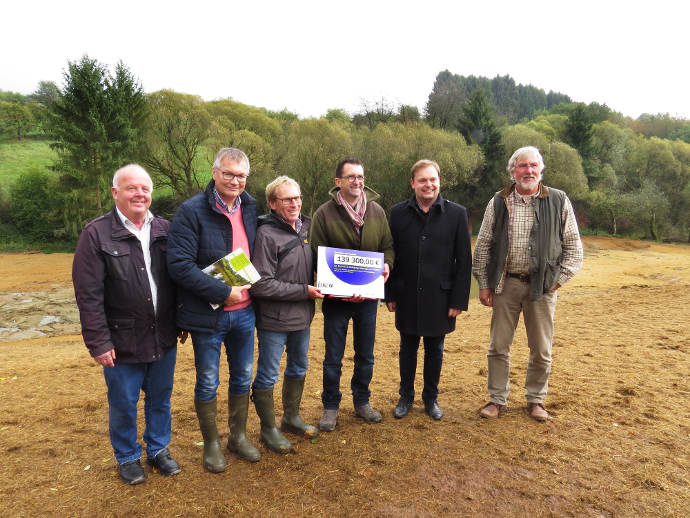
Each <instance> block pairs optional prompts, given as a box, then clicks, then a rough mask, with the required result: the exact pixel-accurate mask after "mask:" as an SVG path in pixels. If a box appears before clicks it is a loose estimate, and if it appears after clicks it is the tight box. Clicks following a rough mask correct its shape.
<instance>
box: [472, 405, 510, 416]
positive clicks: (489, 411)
mask: <svg viewBox="0 0 690 518" xmlns="http://www.w3.org/2000/svg"><path fill="white" fill-rule="evenodd" d="M507 411H508V406H507V405H499V404H498V403H494V402H493V401H489V402H488V403H487V404H486V405H484V408H482V409H481V410H480V411H479V415H480V416H481V417H483V418H484V419H496V418H498V417H500V416H502V415H503V414H505V413H506V412H507Z"/></svg>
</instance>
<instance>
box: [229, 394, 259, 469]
mask: <svg viewBox="0 0 690 518" xmlns="http://www.w3.org/2000/svg"><path fill="white" fill-rule="evenodd" d="M248 407H249V392H245V393H244V394H238V395H235V394H228V424H229V425H230V436H229V437H228V450H230V451H231V452H233V453H236V454H237V455H238V456H239V457H240V458H241V459H244V460H247V461H249V462H257V461H258V460H259V459H260V458H261V453H260V452H259V450H257V449H256V448H255V447H254V445H253V444H252V443H251V442H249V439H247V433H246V431H247V409H248Z"/></svg>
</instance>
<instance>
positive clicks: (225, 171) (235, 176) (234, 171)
mask: <svg viewBox="0 0 690 518" xmlns="http://www.w3.org/2000/svg"><path fill="white" fill-rule="evenodd" d="M247 176H249V168H248V167H247V164H246V163H245V162H236V161H234V160H231V159H229V158H223V160H221V161H220V167H219V168H218V169H216V168H215V167H214V168H213V180H214V181H215V182H216V190H217V191H218V194H220V197H221V198H223V201H224V202H225V203H227V204H228V205H229V206H230V207H232V205H233V204H234V203H235V200H236V199H237V197H238V196H239V195H240V194H242V193H243V192H244V188H245V186H246V185H247Z"/></svg>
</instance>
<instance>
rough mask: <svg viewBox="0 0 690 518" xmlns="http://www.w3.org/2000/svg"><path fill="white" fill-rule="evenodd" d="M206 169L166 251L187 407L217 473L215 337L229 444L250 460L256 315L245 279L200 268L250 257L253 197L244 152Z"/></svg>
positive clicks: (228, 153)
mask: <svg viewBox="0 0 690 518" xmlns="http://www.w3.org/2000/svg"><path fill="white" fill-rule="evenodd" d="M212 174H213V178H212V180H211V181H210V182H209V184H208V186H207V187H206V189H205V190H204V192H201V193H199V194H197V195H196V196H193V197H192V198H190V199H188V200H187V201H185V202H184V203H183V204H182V205H181V206H180V208H179V209H178V211H177V213H176V214H175V218H174V220H173V223H172V225H171V227H170V233H169V235H168V252H167V253H168V270H169V272H170V276H171V277H172V279H173V281H175V282H176V283H177V286H178V306H177V324H178V327H180V328H181V329H184V330H188V331H189V332H190V334H191V337H192V343H193V346H194V365H195V367H196V386H195V388H194V406H195V408H196V413H197V417H198V419H199V427H200V428H201V434H202V436H203V438H204V454H203V463H204V467H205V468H206V469H207V470H208V471H210V472H212V473H220V472H222V471H224V470H225V468H226V461H225V457H224V456H223V452H222V450H221V447H220V442H219V439H218V429H217V426H216V409H217V406H216V391H217V389H218V385H219V384H220V381H219V374H218V371H219V363H220V351H221V345H222V344H225V351H226V354H227V360H228V366H229V368H230V381H229V386H228V409H229V417H228V422H229V425H230V436H229V438H228V445H227V447H228V450H230V451H232V452H234V453H236V454H238V455H239V456H240V458H242V459H245V460H248V461H250V462H256V461H258V460H259V458H260V457H261V454H260V453H259V450H257V449H256V448H255V447H254V446H253V445H252V444H251V443H250V442H249V440H248V439H247V436H246V434H245V429H246V423H247V406H248V403H249V387H250V385H251V381H252V363H253V361H254V322H255V318H254V308H253V305H252V300H251V297H250V295H249V291H248V288H249V285H246V286H234V287H232V288H230V287H229V286H228V285H226V284H225V283H223V282H222V281H220V280H218V279H215V278H213V277H211V276H210V275H207V274H205V273H204V272H202V269H203V268H205V267H207V266H208V265H210V264H211V263H213V262H215V261H217V260H218V259H220V258H221V257H224V256H225V255H227V254H228V253H230V252H232V251H233V250H236V249H238V248H241V249H242V250H243V251H244V253H245V254H246V255H247V257H249V258H251V253H252V250H253V248H254V239H255V237H256V201H255V200H254V198H252V197H251V196H250V195H249V194H247V193H246V192H245V190H244V189H245V185H246V183H247V177H248V176H249V159H248V158H247V155H245V154H244V153H243V152H242V151H240V150H239V149H235V148H223V149H221V150H220V151H219V152H218V154H217V155H216V158H215V161H214V162H213V168H212ZM212 305H214V306H215V309H214V307H213V306H212Z"/></svg>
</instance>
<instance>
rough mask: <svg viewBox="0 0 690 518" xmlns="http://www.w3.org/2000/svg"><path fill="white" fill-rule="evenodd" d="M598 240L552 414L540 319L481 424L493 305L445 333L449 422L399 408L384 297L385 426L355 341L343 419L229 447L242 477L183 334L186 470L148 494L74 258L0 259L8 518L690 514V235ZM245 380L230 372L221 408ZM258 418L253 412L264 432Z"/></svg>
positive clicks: (314, 410)
mask: <svg viewBox="0 0 690 518" xmlns="http://www.w3.org/2000/svg"><path fill="white" fill-rule="evenodd" d="M585 246H586V250H587V254H586V257H585V265H584V267H583V269H582V271H581V272H580V273H579V274H578V276H577V277H576V278H575V279H574V280H573V281H572V282H571V283H569V284H568V285H567V286H565V287H564V288H563V289H562V290H561V291H560V292H559V301H558V309H557V315H556V338H555V343H554V364H553V373H552V375H551V386H550V391H549V392H550V395H549V397H548V399H547V400H546V407H547V409H549V411H550V412H551V413H552V415H553V418H552V419H551V420H550V421H549V422H548V423H544V424H539V423H536V422H534V421H532V420H530V419H529V418H528V417H527V416H526V413H525V409H524V406H525V403H524V390H523V383H524V376H525V367H526V356H527V355H526V351H527V347H526V341H525V334H524V329H522V327H520V328H519V331H518V334H517V337H516V342H515V344H514V346H513V369H512V376H511V379H512V381H513V392H512V396H511V401H510V410H509V412H508V414H507V415H506V416H505V417H502V418H501V419H498V420H495V421H485V420H482V419H480V418H479V416H478V410H479V408H480V407H481V406H482V405H483V404H484V403H485V401H486V400H487V394H486V349H487V340H488V330H489V319H490V310H489V309H488V308H484V307H483V306H481V305H480V304H479V302H478V301H477V300H473V301H472V302H471V303H470V310H469V312H468V313H466V314H463V315H462V316H461V317H460V318H459V319H458V330H457V331H456V332H455V333H453V334H452V335H449V336H448V338H447V340H446V354H445V361H444V366H443V374H442V377H441V394H440V397H439V402H440V404H441V407H442V408H443V409H444V411H445V417H444V419H443V420H442V421H440V422H433V421H432V420H431V419H429V418H428V417H427V416H426V414H424V412H423V406H422V404H421V401H419V402H417V403H416V405H415V407H414V409H413V411H412V412H411V413H410V415H409V416H408V417H406V418H405V419H402V420H396V419H394V418H393V417H392V414H391V412H392V409H393V407H394V405H395V403H396V401H397V398H398V396H397V383H398V361H397V345H398V335H397V332H396V331H395V328H394V326H393V318H392V316H391V315H390V314H389V313H388V312H386V311H385V309H384V308H381V310H380V313H379V327H378V331H377V343H376V367H375V370H374V379H373V382H372V385H371V388H372V404H373V405H374V406H375V407H377V408H379V409H381V410H382V411H383V412H384V421H383V423H381V424H379V425H366V424H365V423H363V422H362V421H361V420H358V419H356V418H355V416H354V413H353V410H352V405H351V398H350V394H349V376H350V374H351V372H352V349H351V347H349V348H348V350H347V354H346V360H345V365H344V367H343V372H344V376H343V382H342V386H343V388H344V389H345V390H343V393H344V398H343V405H342V407H341V414H340V420H339V425H338V428H337V429H336V431H334V432H332V433H329V434H326V433H322V434H321V435H320V436H319V438H318V439H317V440H316V441H315V442H313V443H312V442H308V441H305V440H302V439H294V440H293V444H294V446H295V448H296V453H295V454H292V455H287V456H280V455H277V454H274V453H271V452H269V451H267V450H266V449H265V448H264V447H263V446H261V447H260V449H261V451H262V454H263V457H262V459H261V461H260V462H259V463H257V464H249V463H246V462H242V461H240V460H238V459H236V458H234V457H233V456H232V455H231V454H228V455H227V457H228V461H229V462H228V470H227V471H226V472H225V473H223V474H220V475H212V474H209V473H206V472H204V470H203V468H202V466H201V462H200V458H201V447H200V446H199V445H198V443H199V441H200V440H201V437H200V434H199V431H198V427H197V422H196V416H195V414H194V406H193V401H192V398H193V395H192V388H193V383H194V366H193V352H192V348H191V345H189V344H187V345H183V346H181V347H180V349H179V356H178V364H177V371H176V379H175V382H176V385H175V391H174V394H173V440H172V443H171V445H170V449H171V451H172V453H173V455H174V456H175V457H176V458H177V460H178V461H179V462H180V464H181V466H182V469H183V471H182V473H181V474H180V475H178V476H176V477H172V478H169V479H167V478H164V477H161V476H159V475H157V474H153V473H150V472H149V473H148V475H149V477H148V480H147V482H146V483H145V484H143V485H139V486H135V487H129V486H125V485H124V484H122V483H121V482H120V480H119V478H118V476H117V470H116V465H115V463H114V460H113V457H112V452H111V449H110V444H109V441H108V433H107V408H106V398H105V384H104V382H103V376H102V373H101V371H100V368H99V367H97V366H96V364H95V363H94V362H93V361H91V359H90V358H89V356H88V354H87V352H86V349H85V348H84V346H83V344H82V342H81V337H80V336H79V334H78V332H79V329H78V325H77V322H76V311H75V307H74V302H73V297H72V296H71V285H70V265H71V256H70V255H67V254H55V255H40V254H33V255H30V254H6V255H0V459H1V461H0V511H2V513H1V514H0V516H2V517H5V516H7V517H15V516H57V517H63V516H64V517H71V516H99V517H100V516H108V517H115V516H118V517H132V516H154V515H157V516H373V517H408V516H410V517H412V516H415V517H431V516H473V515H486V516H678V517H680V516H690V446H689V445H688V438H689V437H690V411H688V399H689V397H690V381H689V378H690V329H689V328H688V321H689V320H690V318H689V317H690V311H689V310H688V307H690V247H688V246H684V245H660V244H650V243H646V242H641V241H632V240H614V239H608V238H601V237H587V238H585ZM46 316H53V317H56V318H57V319H59V320H58V321H55V319H47V320H46V319H45V318H44V317H46ZM41 320H43V322H41ZM51 320H52V322H51ZM322 322H323V320H322V318H321V315H320V314H317V317H316V319H315V321H314V325H313V340H312V347H311V350H310V360H311V369H310V375H309V377H308V378H307V389H306V393H305V398H304V401H303V405H302V407H303V415H304V417H305V418H306V419H307V420H308V421H310V422H312V423H316V421H317V420H318V419H319V417H320V414H321V403H320V384H321V369H320V367H321V360H322V355H323V339H322V336H321V335H322V333H321V330H322ZM19 338H23V339H21V340H20V339H19ZM420 356H421V355H420ZM420 370H421V362H420ZM420 378H421V374H418V382H417V388H418V394H420V393H421V386H420V382H421V379H420ZM226 389H227V373H225V377H224V378H222V384H221V388H220V389H219V399H220V400H221V401H222V403H224V402H225V401H226V397H227V396H226V395H225V390H226ZM278 392H279V390H278ZM276 407H277V408H280V403H279V401H278V402H277V404H276ZM140 415H141V413H140ZM226 417H227V411H226V410H225V409H223V410H222V412H221V416H220V422H221V426H220V430H221V433H222V436H223V438H225V437H226V436H227V425H226V424H225V423H224V421H225V420H226ZM258 428H259V424H258V419H257V417H256V415H255V413H254V412H253V411H251V412H250V418H249V423H248V432H249V435H250V437H251V438H252V439H254V440H256V443H257V444H258ZM140 435H141V433H140Z"/></svg>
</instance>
